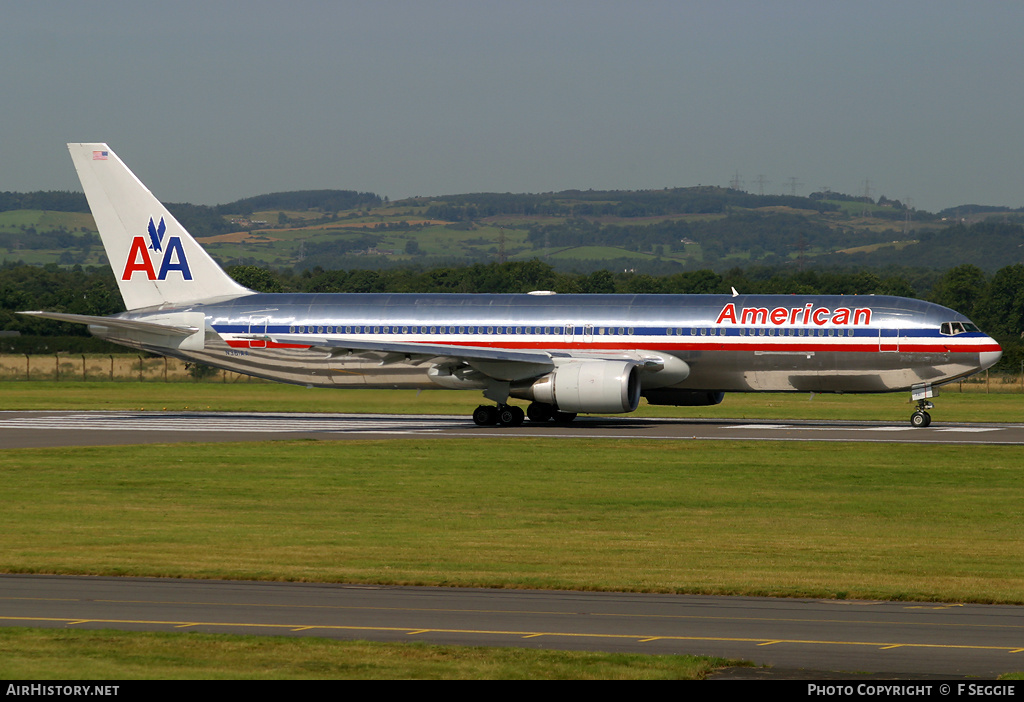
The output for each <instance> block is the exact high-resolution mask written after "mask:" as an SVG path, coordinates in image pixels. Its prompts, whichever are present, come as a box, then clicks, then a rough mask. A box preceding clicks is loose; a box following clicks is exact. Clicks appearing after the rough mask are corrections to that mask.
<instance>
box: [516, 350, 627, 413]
mask: <svg viewBox="0 0 1024 702" xmlns="http://www.w3.org/2000/svg"><path fill="white" fill-rule="evenodd" d="M510 394H511V395H512V397H519V398H523V399H526V400H533V401H535V402H543V403H545V404H548V405H552V406H554V407H557V408H558V409H559V410H560V411H562V412H604V413H610V414H618V413H622V412H632V411H633V410H635V409H636V408H637V405H638V404H640V369H639V366H637V364H636V363H634V362H631V361H597V360H594V361H587V360H573V361H569V362H562V363H559V364H558V366H557V367H556V368H555V370H554V371H552V372H551V373H548V374H547V375H544V376H542V377H540V378H538V379H537V380H535V381H533V382H532V383H530V384H529V385H527V386H524V387H517V386H516V385H513V386H512V389H511V392H510Z"/></svg>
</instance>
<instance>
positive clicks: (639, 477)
mask: <svg viewBox="0 0 1024 702" xmlns="http://www.w3.org/2000/svg"><path fill="white" fill-rule="evenodd" d="M837 454H839V455H855V456H856V459H855V460H846V461H836V456H837ZM1020 458H1021V452H1020V450H1019V449H1017V448H1016V447H1004V446H988V447H985V446H981V447H979V446H973V447H969V448H965V447H949V446H910V445H902V444H893V445H875V444H872V445H857V446H852V445H851V446H846V447H844V446H842V445H838V446H837V445H835V444H791V443H786V442H779V443H765V442H759V443H745V442H724V443H723V442H701V441H691V442H685V443H677V442H647V441H626V440H624V441H614V442H612V441H604V442H596V441H589V440H582V439H581V440H557V439H547V440H534V439H522V438H519V439H516V438H511V439H503V440H499V441H487V442H482V441H476V440H472V439H470V440H454V439H453V440H445V441H418V440H393V441H346V442H316V441H272V442H265V443H248V444H207V445H203V444H177V445H169V446H138V447H115V448H109V447H80V448H73V449H23V450H7V451H3V452H0V479H2V480H3V484H4V496H5V509H4V511H3V513H2V514H0V570H3V571H6V572H36V573H95V574H108V575H155V576H170V577H200V578H240V579H271V580H274V579H283V580H305V581H325V582H374V583H393V584H410V585H411V584H416V585H458V586H485V587H531V588H532V587H539V588H559V589H601V590H615V591H664V592H698V593H719V594H747V595H784V596H785V595H788V596H806V597H858V598H877V599H915V600H944V601H979V602H1010V603H1024V558H1022V557H1021V556H1022V555H1024V549H1022V544H1024V523H1021V521H1020V519H1019V505H1020V504H1021V503H1022V501H1024V481H1022V480H1021V471H1022V467H1021V461H1020Z"/></svg>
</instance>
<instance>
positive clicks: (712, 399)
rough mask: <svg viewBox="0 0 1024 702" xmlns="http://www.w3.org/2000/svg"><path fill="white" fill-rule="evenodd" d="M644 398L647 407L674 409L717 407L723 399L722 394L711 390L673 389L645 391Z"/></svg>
mask: <svg viewBox="0 0 1024 702" xmlns="http://www.w3.org/2000/svg"><path fill="white" fill-rule="evenodd" d="M644 397H645V398H646V399H647V404H649V405H673V406H675V407H703V406H705V405H717V404H720V403H721V402H722V399H723V398H724V397H725V393H724V392H714V391H711V390H676V389H674V388H658V389H656V390H645V391H644Z"/></svg>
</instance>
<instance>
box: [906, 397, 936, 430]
mask: <svg viewBox="0 0 1024 702" xmlns="http://www.w3.org/2000/svg"><path fill="white" fill-rule="evenodd" d="M934 407H935V405H933V404H932V403H931V402H927V401H925V400H921V401H920V402H918V403H917V410H915V412H914V413H913V414H912V415H910V424H911V426H914V427H918V428H920V429H923V428H924V427H926V426H928V425H929V424H931V423H932V416H931V415H930V414H928V413H927V412H926V411H925V410H930V409H933V408H934Z"/></svg>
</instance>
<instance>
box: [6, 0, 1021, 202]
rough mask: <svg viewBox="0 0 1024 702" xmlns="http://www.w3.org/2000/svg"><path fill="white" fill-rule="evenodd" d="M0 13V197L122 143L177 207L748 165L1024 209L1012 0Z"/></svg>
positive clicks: (502, 187)
mask: <svg viewBox="0 0 1024 702" xmlns="http://www.w3.org/2000/svg"><path fill="white" fill-rule="evenodd" d="M0 6H2V9H3V12H2V15H0V17H2V19H0V58H2V65H3V67H4V70H3V73H2V75H0V105H2V107H0V115H2V121H0V125H2V127H3V129H2V139H0V190H17V191H27V190H53V189H57V190H67V189H74V190H80V186H79V185H78V181H77V179H76V177H75V175H74V169H73V167H72V164H71V160H70V158H69V157H68V155H67V150H66V149H65V147H64V144H65V143H66V142H68V141H105V142H107V143H108V144H109V145H110V146H111V148H112V149H113V150H114V151H116V152H117V153H118V155H120V156H121V158H122V159H123V160H125V162H126V163H127V164H128V165H129V167H131V168H132V169H133V170H134V171H135V173H136V175H138V176H139V177H140V178H141V179H142V180H143V181H144V182H145V183H146V184H147V185H148V186H149V187H150V189H151V190H153V192H154V193H155V194H156V195H157V197H159V198H160V199H162V200H165V201H170V202H183V201H187V202H193V203H201V204H217V203H221V202H229V201H231V200H235V199H238V198H240V197H247V196H251V195H258V194H262V193H267V192H274V191H281V190H299V189H319V188H341V189H353V190H361V191H367V190H368V191H373V192H376V193H378V194H380V195H386V196H388V197H390V198H392V199H398V198H402V197H407V196H410V195H444V194H452V193H463V192H480V191H497V192H546V191H554V190H564V189H570V188H581V189H587V188H594V189H641V188H663V187H677V186H678V187H686V186H693V185H699V184H704V185H709V184H710V185H722V186H726V185H729V183H730V180H731V179H732V178H733V177H734V176H735V175H736V174H738V175H739V177H740V179H741V180H742V182H743V187H744V189H746V190H748V191H750V192H758V191H759V190H760V189H761V188H762V187H763V189H764V192H766V193H781V192H789V191H790V189H791V187H793V186H794V183H795V189H796V193H797V194H798V195H807V194H809V193H811V192H812V191H814V190H818V189H820V188H822V187H829V188H831V189H833V190H836V191H840V192H846V193H850V194H863V192H864V188H865V183H867V184H868V187H869V188H870V193H871V195H872V197H874V198H877V197H878V196H879V195H885V196H886V197H889V198H896V199H900V200H903V201H908V200H909V201H910V202H911V204H913V206H915V207H918V208H921V209H926V210H930V211H936V210H939V209H942V208H944V207H949V206H954V205H960V204H965V203H978V204H992V205H1008V206H1012V207H1020V206H1024V187H1022V186H1024V2H1020V1H1019V0H1007V1H1000V0H980V1H977V0H976V1H975V2H951V1H948V0H886V1H885V2H876V1H875V0H858V1H856V2H854V1H849V2H838V1H830V0H813V1H807V2H804V1H800V0H776V1H774V2H773V1H770V0H757V1H755V0H749V1H746V0H717V1H707V2H704V1H693V0H691V1H685V2H684V1H682V0H679V1H676V2H669V1H665V0H631V1H630V2H625V1H622V2H602V1H600V0H544V1H542V2H532V1H527V0H504V1H501V2H497V1H488V0H465V1H463V0H436V1H432V0H415V1H413V0H409V1H405V0H365V1H362V0H348V1H344V2H341V1H336V2H326V1H323V2H320V1H312V0H288V2H278V1H269V0H267V1H259V0H202V1H199V2H193V1H192V0H184V1H182V0H178V1H177V2H174V3H163V2H161V3H158V2H148V1H146V0H131V1H128V0H123V1H122V0H90V1H88V2H81V1H80V0H79V1H66V2H61V1H58V0H31V1H29V0H25V1H24V2H22V1H20V0H0ZM759 178H760V179H761V180H762V181H763V186H762V185H759ZM794 179H795V180H794Z"/></svg>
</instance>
